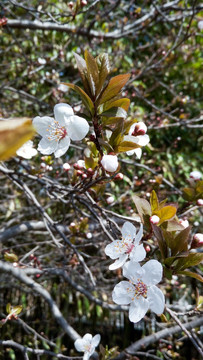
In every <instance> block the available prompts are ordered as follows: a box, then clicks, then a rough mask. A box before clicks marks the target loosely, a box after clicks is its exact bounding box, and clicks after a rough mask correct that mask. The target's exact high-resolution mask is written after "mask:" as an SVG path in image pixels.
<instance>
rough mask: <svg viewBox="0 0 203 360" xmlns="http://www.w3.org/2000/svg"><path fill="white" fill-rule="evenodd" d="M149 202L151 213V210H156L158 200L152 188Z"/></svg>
mask: <svg viewBox="0 0 203 360" xmlns="http://www.w3.org/2000/svg"><path fill="white" fill-rule="evenodd" d="M150 204H151V209H152V213H153V211H156V210H158V208H159V200H158V198H157V194H156V192H155V191H154V190H152V193H151V197H150Z"/></svg>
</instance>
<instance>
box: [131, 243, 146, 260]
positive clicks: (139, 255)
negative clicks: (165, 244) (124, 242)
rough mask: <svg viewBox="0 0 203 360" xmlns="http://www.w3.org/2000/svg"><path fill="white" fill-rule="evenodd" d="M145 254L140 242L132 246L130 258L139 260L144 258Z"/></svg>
mask: <svg viewBox="0 0 203 360" xmlns="http://www.w3.org/2000/svg"><path fill="white" fill-rule="evenodd" d="M145 256H146V251H145V248H144V246H143V244H141V245H138V246H136V247H134V249H133V250H132V251H131V253H130V260H133V261H135V262H136V261H137V262H139V261H142V260H143V259H144V258H145Z"/></svg>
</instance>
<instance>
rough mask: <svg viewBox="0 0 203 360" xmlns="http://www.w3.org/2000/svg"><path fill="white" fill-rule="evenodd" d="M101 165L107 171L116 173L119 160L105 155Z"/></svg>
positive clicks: (113, 156)
mask: <svg viewBox="0 0 203 360" xmlns="http://www.w3.org/2000/svg"><path fill="white" fill-rule="evenodd" d="M101 164H102V166H103V168H104V169H105V170H106V171H109V172H115V171H116V170H117V168H118V158H117V156H116V155H103V157H102V159H101Z"/></svg>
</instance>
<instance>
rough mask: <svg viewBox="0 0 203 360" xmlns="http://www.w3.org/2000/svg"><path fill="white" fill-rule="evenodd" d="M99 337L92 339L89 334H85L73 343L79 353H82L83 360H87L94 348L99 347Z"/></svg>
mask: <svg viewBox="0 0 203 360" xmlns="http://www.w3.org/2000/svg"><path fill="white" fill-rule="evenodd" d="M100 340H101V336H100V335H99V334H97V335H95V336H94V337H92V335H91V334H88V333H87V334H85V335H84V336H83V338H82V339H77V340H76V341H75V343H74V345H75V348H76V350H77V351H79V352H84V355H83V360H88V359H89V358H90V356H91V355H92V354H93V352H94V350H95V348H96V347H97V346H98V345H99V343H100Z"/></svg>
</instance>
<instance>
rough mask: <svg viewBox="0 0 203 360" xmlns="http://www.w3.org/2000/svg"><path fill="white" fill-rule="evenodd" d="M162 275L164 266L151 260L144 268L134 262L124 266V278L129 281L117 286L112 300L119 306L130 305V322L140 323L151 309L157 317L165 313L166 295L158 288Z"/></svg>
mask: <svg viewBox="0 0 203 360" xmlns="http://www.w3.org/2000/svg"><path fill="white" fill-rule="evenodd" d="M162 273H163V268H162V265H161V264H160V263H159V262H158V261H157V260H149V261H148V262H147V263H146V264H145V265H143V266H142V267H141V266H140V265H139V264H138V263H136V262H134V261H128V262H127V263H126V264H125V265H124V267H123V276H125V277H126V278H127V279H129V281H121V282H120V283H118V284H117V285H116V286H115V288H114V290H113V294H112V299H113V301H114V302H115V303H116V304H118V305H130V307H129V319H130V321H132V322H134V323H136V322H138V321H140V320H141V319H142V318H143V317H144V316H145V314H146V312H147V311H148V310H149V309H151V311H153V312H154V313H155V314H157V315H160V314H162V313H163V311H164V304H165V299H164V295H163V293H162V291H161V290H160V289H159V288H158V287H157V286H156V284H158V283H159V282H160V281H161V279H162Z"/></svg>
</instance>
